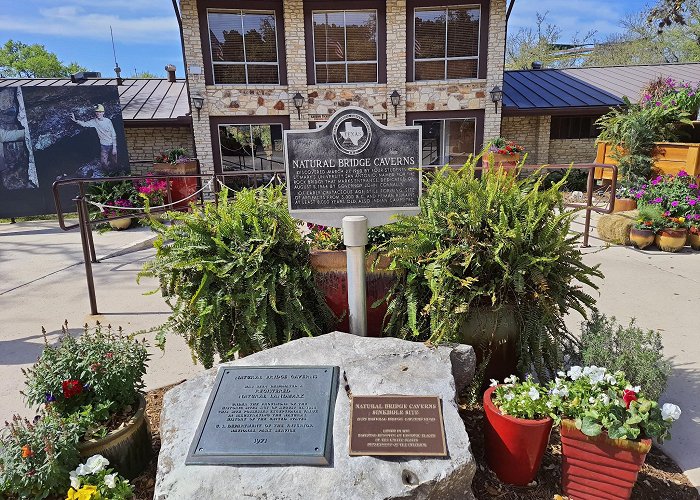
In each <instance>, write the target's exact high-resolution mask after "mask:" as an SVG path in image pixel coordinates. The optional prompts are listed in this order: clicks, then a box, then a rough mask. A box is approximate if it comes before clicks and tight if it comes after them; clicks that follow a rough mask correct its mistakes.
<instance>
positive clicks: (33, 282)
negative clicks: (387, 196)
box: [0, 218, 700, 486]
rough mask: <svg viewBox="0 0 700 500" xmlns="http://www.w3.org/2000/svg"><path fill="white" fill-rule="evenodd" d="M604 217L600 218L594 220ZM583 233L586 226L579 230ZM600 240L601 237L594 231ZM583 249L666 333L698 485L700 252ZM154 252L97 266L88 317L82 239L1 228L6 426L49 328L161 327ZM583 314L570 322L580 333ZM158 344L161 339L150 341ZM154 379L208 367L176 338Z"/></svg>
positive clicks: (685, 457)
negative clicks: (93, 306) (151, 274)
mask: <svg viewBox="0 0 700 500" xmlns="http://www.w3.org/2000/svg"><path fill="white" fill-rule="evenodd" d="M596 219H597V218H594V222H595V220H596ZM577 228H578V229H579V230H582V228H583V226H582V225H579V226H577ZM149 234H150V233H149V230H148V229H147V228H139V229H137V230H133V229H130V230H128V231H124V232H109V233H105V234H102V235H100V234H95V245H96V248H97V255H98V257H99V256H104V255H107V254H110V253H113V252H115V251H117V250H119V249H121V248H124V247H125V246H130V245H135V244H136V245H138V244H139V242H140V241H143V240H144V239H146V238H148V237H149ZM593 234H594V235H595V231H593ZM591 245H592V246H591V248H588V249H584V253H585V260H586V261H587V262H588V263H591V264H594V263H600V264H601V268H602V270H603V272H604V273H605V276H606V279H605V281H604V283H602V284H601V290H600V297H599V299H598V306H599V308H600V309H601V311H602V312H604V313H606V314H609V315H615V316H617V318H618V320H620V321H621V322H623V323H624V322H626V321H627V320H628V319H629V318H630V317H636V318H637V319H638V323H639V325H640V326H642V327H645V328H654V329H659V330H661V331H662V333H663V337H664V346H665V350H664V352H665V354H666V355H667V356H668V357H670V358H671V359H672V361H673V374H672V376H671V379H670V380H669V386H668V389H667V391H666V393H665V394H664V396H663V400H664V401H671V402H674V403H677V404H679V405H680V406H681V408H682V410H683V414H682V416H681V419H680V420H679V421H678V422H677V423H676V425H675V426H674V429H673V439H672V440H670V441H668V442H667V443H666V444H664V450H665V451H666V452H667V453H668V454H669V455H671V457H673V458H674V460H676V462H677V463H678V464H679V465H680V466H681V467H682V468H683V470H684V471H686V474H688V476H689V478H690V480H691V481H692V482H693V484H695V485H696V486H700V339H698V334H699V333H700V331H699V328H698V304H700V286H699V285H700V252H695V253H693V252H691V251H689V250H686V251H685V252H683V253H679V254H668V253H663V252H659V251H637V250H634V249H631V248H624V247H609V248H608V247H607V245H606V244H605V243H604V242H602V241H600V240H598V239H596V238H595V237H594V238H591ZM152 255H153V250H142V251H138V252H135V253H130V254H127V255H123V256H120V257H113V258H109V259H106V260H104V261H103V262H102V263H100V264H96V265H94V272H95V284H96V289H97V304H98V308H99V311H100V313H101V315H100V316H98V317H96V318H95V317H92V316H90V315H89V314H88V313H89V310H90V307H89V303H88V298H87V291H86V285H85V271H84V267H83V265H82V250H81V246H80V235H79V234H78V233H77V232H75V231H73V232H68V233H66V232H63V231H60V230H59V229H58V227H57V223H56V222H27V223H19V224H0V306H1V308H0V311H2V312H1V313H0V421H2V420H4V419H6V418H8V417H9V416H10V415H11V414H12V413H13V412H23V413H24V414H29V411H28V410H23V408H24V406H23V402H22V399H21V396H20V395H19V392H18V391H19V390H21V389H22V381H23V377H22V374H21V373H20V368H22V367H27V366H30V365H31V364H32V363H33V362H34V360H35V359H36V357H37V355H38V354H39V353H40V352H41V349H42V345H43V340H42V337H41V326H42V325H43V326H45V327H46V329H47V330H48V331H49V332H51V334H52V335H55V334H56V332H57V331H60V326H61V323H62V322H63V320H64V319H68V321H69V326H70V327H71V329H79V328H80V326H81V325H82V324H84V323H85V322H94V320H95V319H99V320H100V321H102V322H103V323H111V324H113V325H122V326H123V327H124V328H125V330H126V331H137V330H140V329H144V328H149V327H152V326H155V325H158V324H161V323H162V322H163V321H164V320H165V318H166V317H167V312H168V308H167V306H166V305H165V304H164V302H163V299H162V298H161V296H160V294H155V295H150V296H144V295H142V294H143V293H144V292H146V291H148V290H151V289H153V288H155V287H156V284H155V283H154V282H153V281H149V280H147V281H145V282H142V284H141V285H137V284H136V281H135V280H136V274H137V273H138V270H139V269H140V267H141V264H142V263H143V261H144V260H146V259H148V258H150V257H151V256H152ZM579 321H580V318H576V317H573V316H572V317H570V318H568V323H569V324H570V326H571V327H572V328H576V330H577V331H578V322H579ZM148 337H149V338H150V339H151V340H152V338H153V335H149V336H148ZM152 352H153V358H152V360H151V362H150V367H149V370H148V374H147V376H146V383H147V386H148V388H149V389H153V388H156V387H159V386H163V385H166V384H169V383H173V382H176V381H178V380H182V379H184V378H187V377H189V376H191V375H192V374H194V373H196V372H197V371H199V370H201V366H197V365H194V364H193V363H192V360H191V358H190V355H189V351H188V349H187V347H186V346H185V344H184V342H183V341H182V340H181V339H180V338H179V337H176V336H173V337H170V339H169V340H168V344H167V347H166V350H165V353H162V352H161V351H159V350H158V349H152Z"/></svg>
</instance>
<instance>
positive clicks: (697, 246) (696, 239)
mask: <svg viewBox="0 0 700 500" xmlns="http://www.w3.org/2000/svg"><path fill="white" fill-rule="evenodd" d="M688 244H689V245H690V247H691V248H692V249H693V250H700V233H688Z"/></svg>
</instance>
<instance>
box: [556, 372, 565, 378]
mask: <svg viewBox="0 0 700 500" xmlns="http://www.w3.org/2000/svg"><path fill="white" fill-rule="evenodd" d="M557 376H559V377H561V378H564V377H566V372H563V371H558V372H557Z"/></svg>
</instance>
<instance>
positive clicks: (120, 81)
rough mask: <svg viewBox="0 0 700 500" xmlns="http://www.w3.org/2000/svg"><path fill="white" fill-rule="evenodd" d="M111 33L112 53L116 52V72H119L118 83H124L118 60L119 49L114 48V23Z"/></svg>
mask: <svg viewBox="0 0 700 500" xmlns="http://www.w3.org/2000/svg"><path fill="white" fill-rule="evenodd" d="M109 35H110V36H111V37H112V54H114V72H115V73H116V74H117V85H121V84H123V83H124V80H123V79H122V69H121V68H120V67H119V63H118V62H117V49H115V48H114V33H113V32H112V25H111V24H110V25H109Z"/></svg>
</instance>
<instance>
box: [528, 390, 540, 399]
mask: <svg viewBox="0 0 700 500" xmlns="http://www.w3.org/2000/svg"><path fill="white" fill-rule="evenodd" d="M527 395H528V396H530V399H532V400H533V401H537V400H538V399H540V393H539V391H538V390H537V389H536V388H535V387H530V390H529V391H528V393H527Z"/></svg>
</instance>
